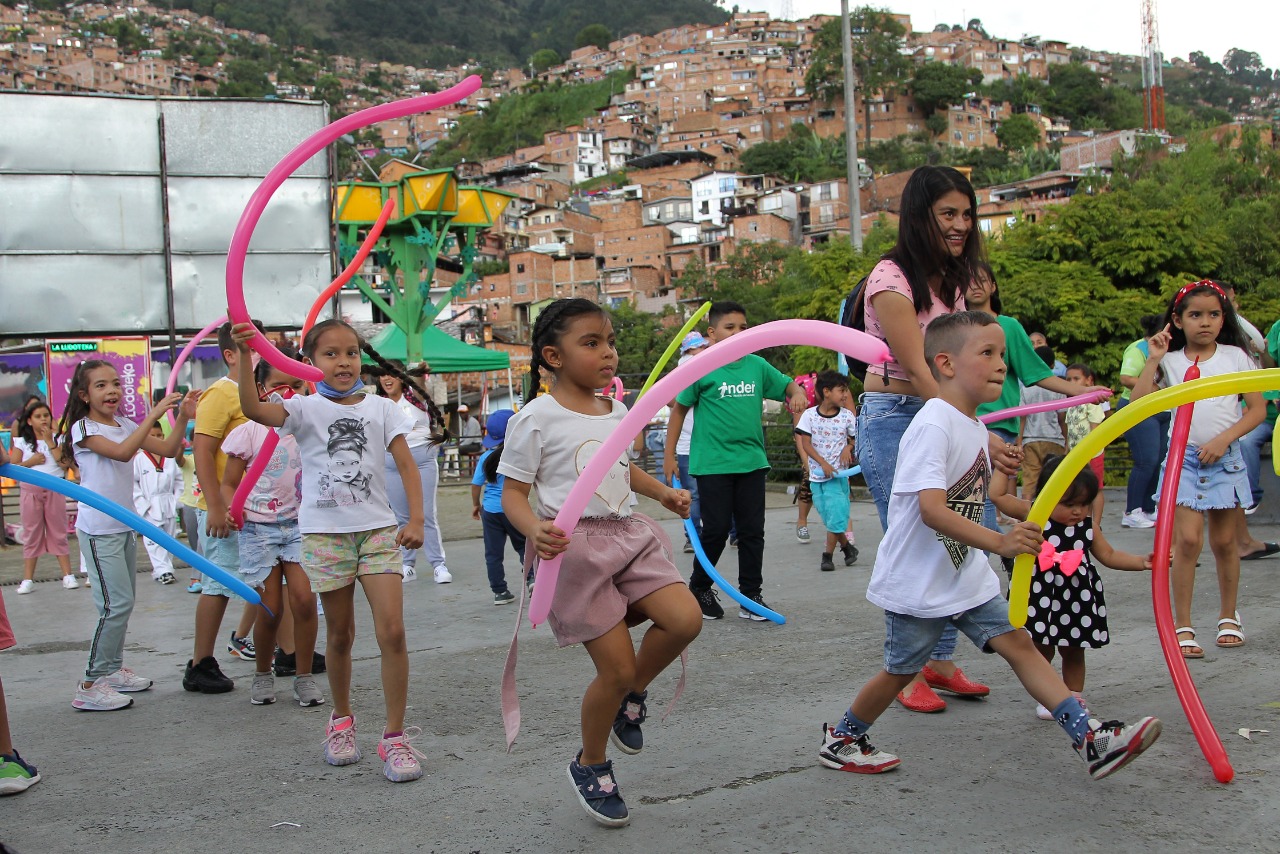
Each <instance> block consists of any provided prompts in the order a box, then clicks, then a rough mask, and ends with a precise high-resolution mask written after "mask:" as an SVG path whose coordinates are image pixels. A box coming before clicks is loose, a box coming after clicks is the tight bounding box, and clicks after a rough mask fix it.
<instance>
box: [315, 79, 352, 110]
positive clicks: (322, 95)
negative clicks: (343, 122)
mask: <svg viewBox="0 0 1280 854" xmlns="http://www.w3.org/2000/svg"><path fill="white" fill-rule="evenodd" d="M313 97H314V98H316V99H317V100H320V101H324V102H325V103H326V104H328V105H329V106H331V107H337V106H340V105H341V104H342V102H343V101H345V100H346V97H347V93H346V92H345V91H344V90H343V88H342V81H341V80H339V79H338V78H337V77H334V76H333V75H332V74H325V75H323V76H322V77H320V79H318V80H316V88H315V92H314V93H313Z"/></svg>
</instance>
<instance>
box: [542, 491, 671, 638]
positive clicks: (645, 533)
mask: <svg viewBox="0 0 1280 854" xmlns="http://www.w3.org/2000/svg"><path fill="white" fill-rule="evenodd" d="M683 583H684V579H683V578H682V577H681V576H680V571H679V570H678V569H676V565H675V564H674V563H673V562H672V550H671V540H670V539H668V538H667V535H666V534H665V533H664V532H663V530H662V529H661V528H659V527H658V525H657V524H656V523H655V522H654V521H653V520H652V519H650V518H649V517H648V516H643V515H640V514H634V515H632V516H631V517H630V518H624V519H594V518H588V519H582V520H580V521H579V522H578V527H577V528H575V529H574V531H573V536H572V537H570V539H569V548H568V549H567V550H565V552H564V559H563V561H562V562H561V564H560V580H559V581H558V582H557V583H556V593H555V598H554V599H552V600H551V613H550V615H549V616H548V617H547V622H549V623H550V624H551V631H552V632H554V633H555V636H556V641H557V642H558V643H559V644H560V646H569V645H570V644H575V643H582V642H583V641H589V640H595V639H596V638H598V637H600V636H601V635H603V634H604V633H605V632H607V631H609V630H610V629H612V628H613V627H614V626H616V625H618V623H620V622H622V620H623V619H624V618H625V617H626V615H627V609H628V608H629V607H630V606H631V605H632V604H634V603H636V602H639V601H640V600H641V599H643V598H644V597H646V596H648V595H649V594H650V593H652V592H654V591H655V590H661V589H662V588H663V587H667V586H668V585H671V584H683Z"/></svg>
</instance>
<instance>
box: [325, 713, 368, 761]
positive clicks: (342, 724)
mask: <svg viewBox="0 0 1280 854" xmlns="http://www.w3.org/2000/svg"><path fill="white" fill-rule="evenodd" d="M324 761H325V762H328V763H329V764H330V765H351V764H353V763H355V762H359V761H360V748H359V747H358V746H357V745H356V719H355V716H354V715H348V716H345V717H341V718H333V717H331V718H329V725H328V726H327V727H326V728H325V736H324Z"/></svg>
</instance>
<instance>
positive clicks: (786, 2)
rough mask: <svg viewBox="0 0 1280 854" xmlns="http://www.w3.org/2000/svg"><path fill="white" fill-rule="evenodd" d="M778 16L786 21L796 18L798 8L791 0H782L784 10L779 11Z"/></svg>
mask: <svg viewBox="0 0 1280 854" xmlns="http://www.w3.org/2000/svg"><path fill="white" fill-rule="evenodd" d="M778 16H779V17H780V18H782V20H784V21H790V20H793V19H794V18H795V16H796V10H795V7H794V5H793V4H792V2H791V0H782V11H781V12H779V13H778Z"/></svg>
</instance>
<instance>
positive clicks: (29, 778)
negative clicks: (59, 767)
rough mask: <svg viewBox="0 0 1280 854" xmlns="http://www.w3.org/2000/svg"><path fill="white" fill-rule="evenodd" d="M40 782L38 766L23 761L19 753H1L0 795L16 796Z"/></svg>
mask: <svg viewBox="0 0 1280 854" xmlns="http://www.w3.org/2000/svg"><path fill="white" fill-rule="evenodd" d="M39 782H40V772H39V771H37V770H36V766H34V765H32V764H31V763H30V762H26V761H24V760H23V758H22V757H21V756H19V755H18V751H16V750H15V751H13V754H12V755H10V754H7V753H0V795H16V794H18V793H19V792H25V791H26V790H27V789H30V788H31V787H32V786H34V785H35V784H36V783H39Z"/></svg>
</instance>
